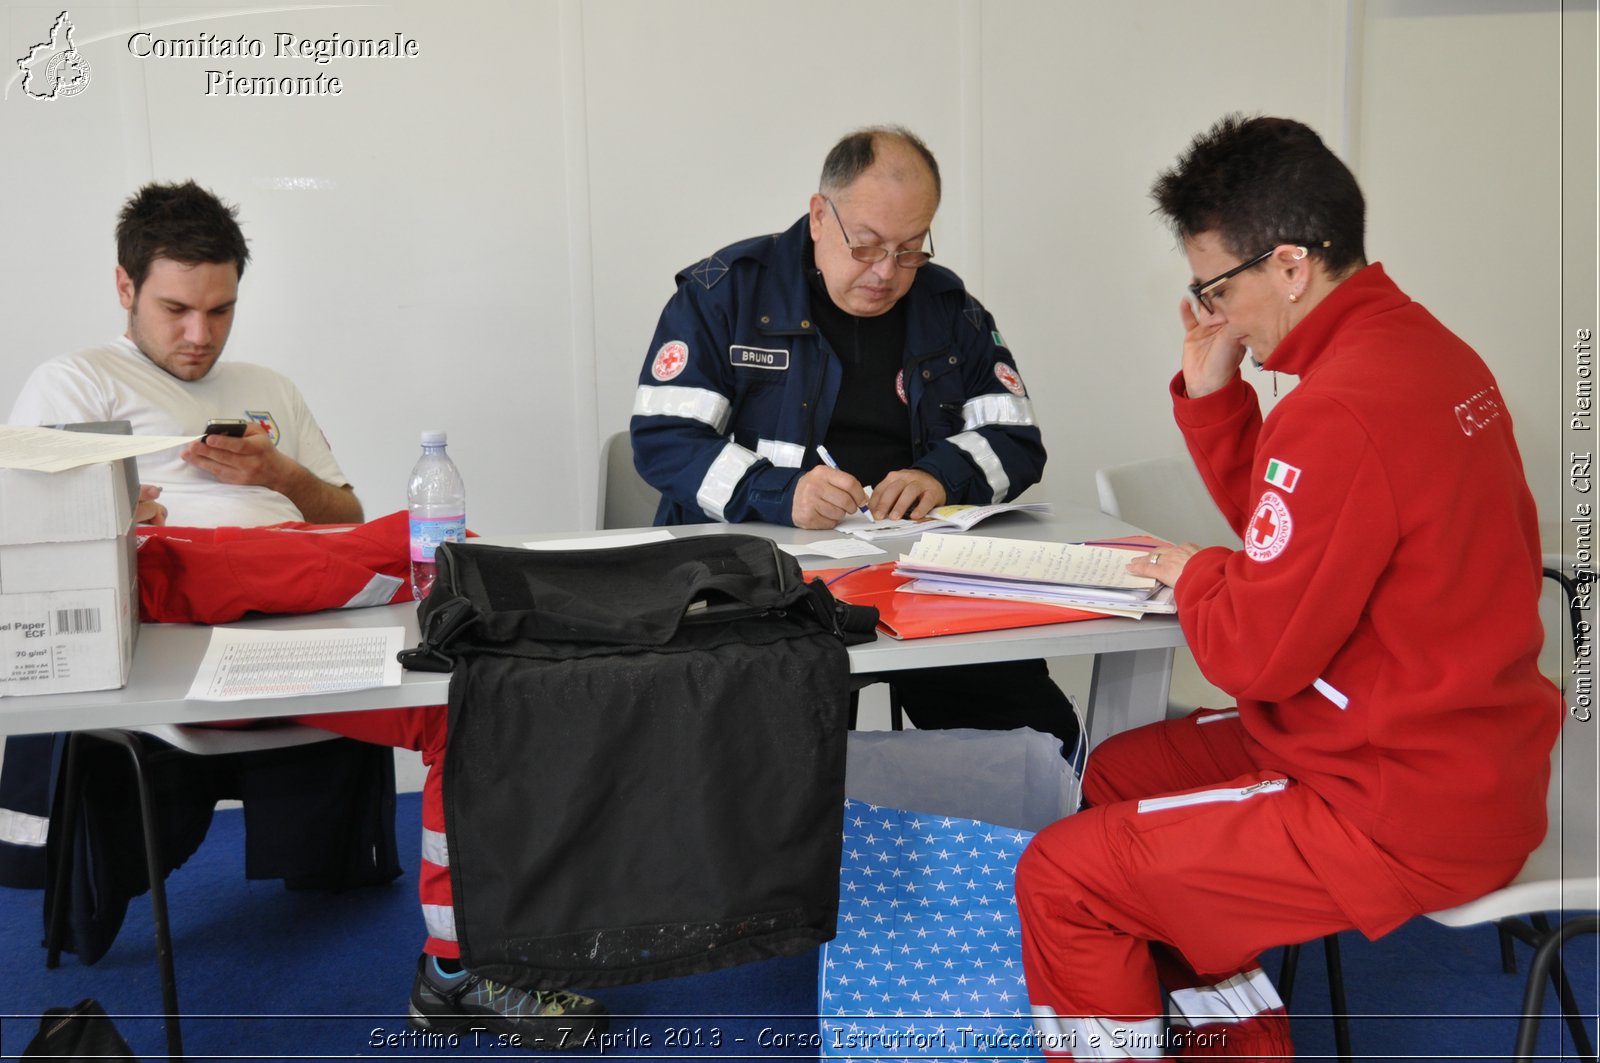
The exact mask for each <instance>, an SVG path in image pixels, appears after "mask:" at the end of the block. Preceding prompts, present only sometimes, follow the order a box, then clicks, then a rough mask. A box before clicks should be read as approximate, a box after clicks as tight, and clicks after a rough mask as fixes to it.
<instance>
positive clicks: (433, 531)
mask: <svg viewBox="0 0 1600 1063" xmlns="http://www.w3.org/2000/svg"><path fill="white" fill-rule="evenodd" d="M445 442H446V437H445V433H443V432H439V431H429V432H423V433H422V457H420V458H418V459H417V464H416V465H415V466H414V467H413V468H412V470H411V482H410V483H409V484H408V485H407V486H406V503H407V505H408V506H409V507H410V509H411V597H413V598H415V599H416V600H418V601H421V600H422V599H423V598H426V597H427V596H428V591H429V590H431V589H432V588H433V576H434V560H433V553H434V551H435V550H437V549H438V548H439V544H440V543H446V542H449V543H459V542H463V541H464V540H465V539H466V537H467V487H466V485H465V484H464V483H462V482H461V470H459V469H457V468H456V463H455V462H453V461H451V460H450V455H449V454H446V453H445V449H444V447H445Z"/></svg>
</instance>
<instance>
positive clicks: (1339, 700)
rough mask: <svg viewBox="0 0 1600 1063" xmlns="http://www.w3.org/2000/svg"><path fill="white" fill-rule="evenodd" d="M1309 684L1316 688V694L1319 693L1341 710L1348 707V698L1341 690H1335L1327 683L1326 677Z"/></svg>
mask: <svg viewBox="0 0 1600 1063" xmlns="http://www.w3.org/2000/svg"><path fill="white" fill-rule="evenodd" d="M1311 685H1312V686H1314V687H1316V688H1317V693H1318V694H1321V695H1322V696H1323V697H1325V698H1327V699H1328V700H1329V701H1331V702H1333V703H1334V704H1335V705H1337V706H1339V708H1340V709H1341V710H1342V709H1348V708H1349V707H1350V699H1349V698H1348V697H1347V696H1346V695H1345V694H1344V693H1343V692H1342V691H1339V690H1335V689H1334V688H1333V687H1332V686H1330V685H1328V681H1327V680H1326V679H1318V680H1317V681H1316V682H1314V683H1312V684H1311Z"/></svg>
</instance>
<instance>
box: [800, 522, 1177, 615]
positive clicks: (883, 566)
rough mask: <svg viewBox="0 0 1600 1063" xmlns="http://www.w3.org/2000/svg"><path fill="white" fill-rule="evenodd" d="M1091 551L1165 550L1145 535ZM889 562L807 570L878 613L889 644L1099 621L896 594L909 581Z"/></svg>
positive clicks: (986, 602)
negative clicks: (1117, 549)
mask: <svg viewBox="0 0 1600 1063" xmlns="http://www.w3.org/2000/svg"><path fill="white" fill-rule="evenodd" d="M1092 545H1095V546H1115V547H1120V548H1123V549H1127V550H1129V551H1134V550H1149V549H1151V548H1155V547H1162V546H1168V545H1170V544H1169V543H1167V542H1166V541H1165V540H1162V539H1157V538H1155V537H1154V536H1149V535H1130V536H1126V537H1124V538H1120V539H1102V540H1098V541H1097V542H1095V543H1093V544H1092ZM894 566H895V562H893V561H883V562H880V563H878V564H876V565H864V566H862V567H860V568H835V569H823V570H820V571H813V572H810V573H808V575H810V576H813V577H816V578H818V579H821V580H822V581H823V582H825V583H826V584H827V585H828V589H829V590H830V591H832V592H833V596H834V597H835V598H838V599H839V600H840V601H845V602H849V603H850V604H851V605H870V606H873V607H875V608H876V609H877V610H878V630H879V631H882V632H883V633H884V634H885V635H888V636H889V637H890V638H895V639H925V638H931V637H933V636H935V635H961V634H965V633H967V632H972V631H1001V630H1004V629H1006V628H1012V627H1041V626H1043V625H1045V624H1065V623H1069V622H1070V621H1073V620H1100V619H1104V617H1105V615H1106V614H1104V613H1095V612H1090V611H1089V610H1087V609H1070V608H1066V607H1063V606H1059V605H1040V604H1038V603H1037V602H1008V601H1003V600H999V599H993V598H960V597H956V596H954V595H945V594H901V593H899V590H898V589H899V588H900V586H901V585H903V584H906V583H909V582H911V577H910V576H897V575H895V571H894Z"/></svg>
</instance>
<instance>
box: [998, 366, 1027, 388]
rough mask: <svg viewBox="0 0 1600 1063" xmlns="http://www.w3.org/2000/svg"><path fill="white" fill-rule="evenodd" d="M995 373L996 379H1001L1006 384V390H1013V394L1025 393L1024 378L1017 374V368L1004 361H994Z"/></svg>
mask: <svg viewBox="0 0 1600 1063" xmlns="http://www.w3.org/2000/svg"><path fill="white" fill-rule="evenodd" d="M994 375H995V379H997V380H999V381H1000V383H1002V384H1004V385H1005V386H1006V390H1007V391H1009V392H1011V394H1013V395H1021V394H1024V391H1023V387H1022V378H1021V377H1020V376H1018V375H1017V371H1016V370H1015V369H1013V368H1011V367H1010V366H1009V365H1007V364H1006V363H1004V362H996V363H994Z"/></svg>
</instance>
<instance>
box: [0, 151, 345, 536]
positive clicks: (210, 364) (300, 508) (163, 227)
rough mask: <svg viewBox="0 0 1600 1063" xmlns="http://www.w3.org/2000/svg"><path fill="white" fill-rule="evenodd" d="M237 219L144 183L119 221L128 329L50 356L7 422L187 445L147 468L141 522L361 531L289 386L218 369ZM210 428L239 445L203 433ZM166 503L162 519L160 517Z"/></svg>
mask: <svg viewBox="0 0 1600 1063" xmlns="http://www.w3.org/2000/svg"><path fill="white" fill-rule="evenodd" d="M235 213H236V212H235V211H234V210H233V209H232V208H229V207H228V206H227V205H225V204H224V203H222V201H221V200H219V199H217V197H216V196H214V195H212V194H211V193H210V192H207V191H206V190H205V189H203V188H200V187H199V186H198V185H196V184H195V183H194V182H193V181H187V182H184V183H183V184H175V185H162V184H150V185H146V186H145V187H143V188H141V189H140V190H139V191H138V192H136V193H135V194H134V195H133V197H132V198H130V199H129V200H128V202H127V203H126V204H124V206H123V208H122V213H121V215H120V216H119V218H118V222H117V297H118V299H119V300H120V301H121V303H122V306H123V308H124V309H126V310H127V311H128V328H127V331H126V332H125V333H124V334H123V335H122V336H119V337H117V338H116V339H115V340H113V341H111V342H110V343H107V344H103V345H101V346H99V347H91V348H89V349H88V350H85V351H79V352H78V353H76V354H71V355H64V356H62V357H60V358H54V359H52V360H50V361H48V362H46V363H44V364H43V365H41V366H40V367H39V368H38V369H36V370H34V372H33V374H32V375H31V376H30V377H29V378H28V381H27V383H25V384H24V385H23V388H22V393H21V394H20V395H19V396H18V397H17V401H16V405H15V406H13V407H12V410H11V418H10V423H12V424H63V423H70V422H77V421H120V420H126V421H128V422H130V423H131V424H132V426H133V431H134V433H135V434H136V435H170V436H193V437H195V440H196V441H195V442H193V443H190V444H189V445H187V446H185V447H178V448H174V449H172V450H168V451H161V452H159V453H156V454H151V455H149V456H146V457H142V458H140V459H139V472H140V479H141V480H142V481H143V482H144V483H145V485H146V492H145V494H146V501H147V502H151V503H153V502H154V497H155V496H157V495H159V498H160V502H159V503H154V504H152V505H147V506H146V507H145V510H146V513H145V514H144V515H146V516H149V517H151V518H152V519H157V520H159V519H162V518H163V517H164V518H165V520H166V522H167V523H172V524H181V525H190V526H197V527H215V526H223V525H228V526H241V527H243V526H253V525H261V524H276V523H278V522H280V521H288V520H305V521H310V522H311V523H314V524H344V523H355V522H359V521H360V520H361V519H362V512H361V503H360V501H359V500H358V499H357V498H356V495H355V491H354V490H353V489H352V488H351V486H350V484H349V483H347V482H346V481H345V478H344V473H343V472H342V471H341V470H340V468H339V465H338V463H337V462H336V461H335V460H334V457H333V453H332V452H331V451H330V450H329V449H328V444H327V441H326V439H325V438H324V437H323V434H322V430H321V429H320V428H319V427H318V426H317V422H316V420H315V418H313V417H312V415H311V411H310V410H309V409H308V408H307V406H306V404H305V400H304V399H302V398H301V396H300V392H299V390H298V389H296V388H295V386H294V385H293V384H292V383H290V382H289V380H288V379H287V378H286V377H284V376H282V375H281V374H279V373H276V372H274V371H272V370H270V369H267V368H265V367H263V366H258V365H250V364H248V363H245V362H222V363H220V364H219V361H218V359H220V358H221V356H222V349H223V347H224V346H225V345H226V344H227V342H228V333H229V330H230V329H232V327H233V313H234V308H235V306H236V305H237V303H238V297H239V278H240V277H241V276H242V275H243V273H244V267H245V263H246V262H248V261H249V258H250V251H249V248H248V246H247V245H246V243H245V239H244V234H243V233H242V232H241V231H240V229H239V224H238V222H237V220H236V217H235ZM213 419H242V420H246V421H248V422H249V425H248V427H247V429H246V431H245V434H244V435H243V436H240V437H237V438H234V437H229V436H222V435H206V436H205V437H204V438H201V436H202V434H203V433H204V431H205V427H206V424H207V423H208V422H209V421H211V420H213ZM163 507H164V512H163Z"/></svg>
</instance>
